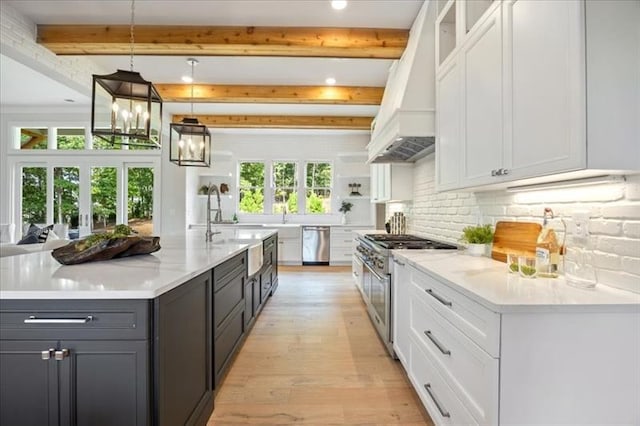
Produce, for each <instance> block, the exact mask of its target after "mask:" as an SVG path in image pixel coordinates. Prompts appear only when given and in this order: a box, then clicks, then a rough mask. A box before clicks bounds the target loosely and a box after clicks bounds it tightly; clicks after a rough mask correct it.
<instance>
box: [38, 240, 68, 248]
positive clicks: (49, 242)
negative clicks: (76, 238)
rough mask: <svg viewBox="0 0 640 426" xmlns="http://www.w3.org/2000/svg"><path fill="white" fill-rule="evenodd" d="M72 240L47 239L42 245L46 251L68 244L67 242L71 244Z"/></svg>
mask: <svg viewBox="0 0 640 426" xmlns="http://www.w3.org/2000/svg"><path fill="white" fill-rule="evenodd" d="M70 242H71V241H70V240H67V239H57V240H47V241H46V242H45V243H44V244H43V245H42V251H46V250H55V249H57V248H58V247H62V246H66V245H67V244H69V243H70Z"/></svg>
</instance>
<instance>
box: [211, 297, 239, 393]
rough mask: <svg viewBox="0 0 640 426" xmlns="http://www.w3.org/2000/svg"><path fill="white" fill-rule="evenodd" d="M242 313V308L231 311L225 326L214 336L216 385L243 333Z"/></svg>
mask: <svg viewBox="0 0 640 426" xmlns="http://www.w3.org/2000/svg"><path fill="white" fill-rule="evenodd" d="M244 315H245V312H244V309H236V310H235V311H234V312H233V315H232V316H231V319H230V321H229V322H228V323H227V324H226V327H225V328H224V329H223V330H222V332H221V333H220V335H219V336H218V337H216V339H215V342H214V344H213V348H214V358H213V364H214V371H215V384H216V387H217V386H218V384H219V383H220V379H221V378H222V376H223V374H224V371H225V370H226V368H227V366H228V365H229V362H230V361H231V359H232V357H233V354H234V353H235V350H236V348H237V346H238V344H239V343H240V339H241V338H242V335H243V334H244Z"/></svg>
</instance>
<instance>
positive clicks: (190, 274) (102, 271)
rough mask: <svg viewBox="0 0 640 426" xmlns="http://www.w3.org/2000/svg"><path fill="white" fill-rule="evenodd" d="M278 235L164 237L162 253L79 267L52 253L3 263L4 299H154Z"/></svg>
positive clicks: (243, 232)
mask: <svg viewBox="0 0 640 426" xmlns="http://www.w3.org/2000/svg"><path fill="white" fill-rule="evenodd" d="M276 232H277V231H275V230H270V229H228V230H223V231H222V233H221V234H217V235H214V237H213V241H212V242H210V243H207V242H205V238H204V233H203V232H202V231H188V232H187V233H186V235H181V236H168V237H164V236H163V237H161V239H160V246H161V249H160V250H159V251H157V252H155V253H153V254H150V255H141V256H133V257H129V258H123V259H113V260H108V261H102V262H89V263H83V264H79V265H67V266H65V265H61V264H60V263H58V261H56V260H55V259H54V258H53V257H52V256H51V252H50V251H46V252H37V253H30V254H25V255H21V256H10V257H3V258H1V259H0V299H153V298H155V297H158V296H159V295H161V294H163V293H166V292H167V291H169V290H171V289H173V288H175V287H177V286H179V285H180V284H182V283H184V282H186V281H188V280H190V279H191V278H194V277H196V276H198V275H200V274H202V273H203V272H206V271H208V270H210V269H211V268H213V267H215V266H216V265H219V264H220V263H222V262H224V261H225V260H227V259H229V258H231V257H233V256H234V255H236V254H238V253H241V252H242V251H244V250H246V249H247V247H248V246H249V244H250V243H251V241H249V240H254V241H255V240H263V239H265V238H267V237H269V236H271V235H273V234H275V233H276Z"/></svg>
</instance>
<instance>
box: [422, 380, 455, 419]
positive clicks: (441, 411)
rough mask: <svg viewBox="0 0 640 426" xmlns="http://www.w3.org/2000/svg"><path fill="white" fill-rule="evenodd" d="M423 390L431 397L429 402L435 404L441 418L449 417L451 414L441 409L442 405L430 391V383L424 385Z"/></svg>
mask: <svg viewBox="0 0 640 426" xmlns="http://www.w3.org/2000/svg"><path fill="white" fill-rule="evenodd" d="M424 388H425V389H426V390H427V393H428V394H429V396H430V397H431V400H432V401H433V403H434V404H436V408H437V409H438V411H440V415H441V416H442V417H451V414H449V412H448V411H446V410H445V409H444V408H442V404H441V403H440V401H439V400H438V398H436V395H435V394H434V393H433V391H432V390H431V383H427V384H426V385H424Z"/></svg>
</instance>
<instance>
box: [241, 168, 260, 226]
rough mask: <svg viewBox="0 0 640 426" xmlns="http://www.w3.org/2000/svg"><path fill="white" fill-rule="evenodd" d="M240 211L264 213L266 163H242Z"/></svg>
mask: <svg viewBox="0 0 640 426" xmlns="http://www.w3.org/2000/svg"><path fill="white" fill-rule="evenodd" d="M239 175H240V188H239V189H240V200H239V204H238V211H239V212H240V213H264V176H265V173H264V163H260V162H241V163H240V173H239Z"/></svg>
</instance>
